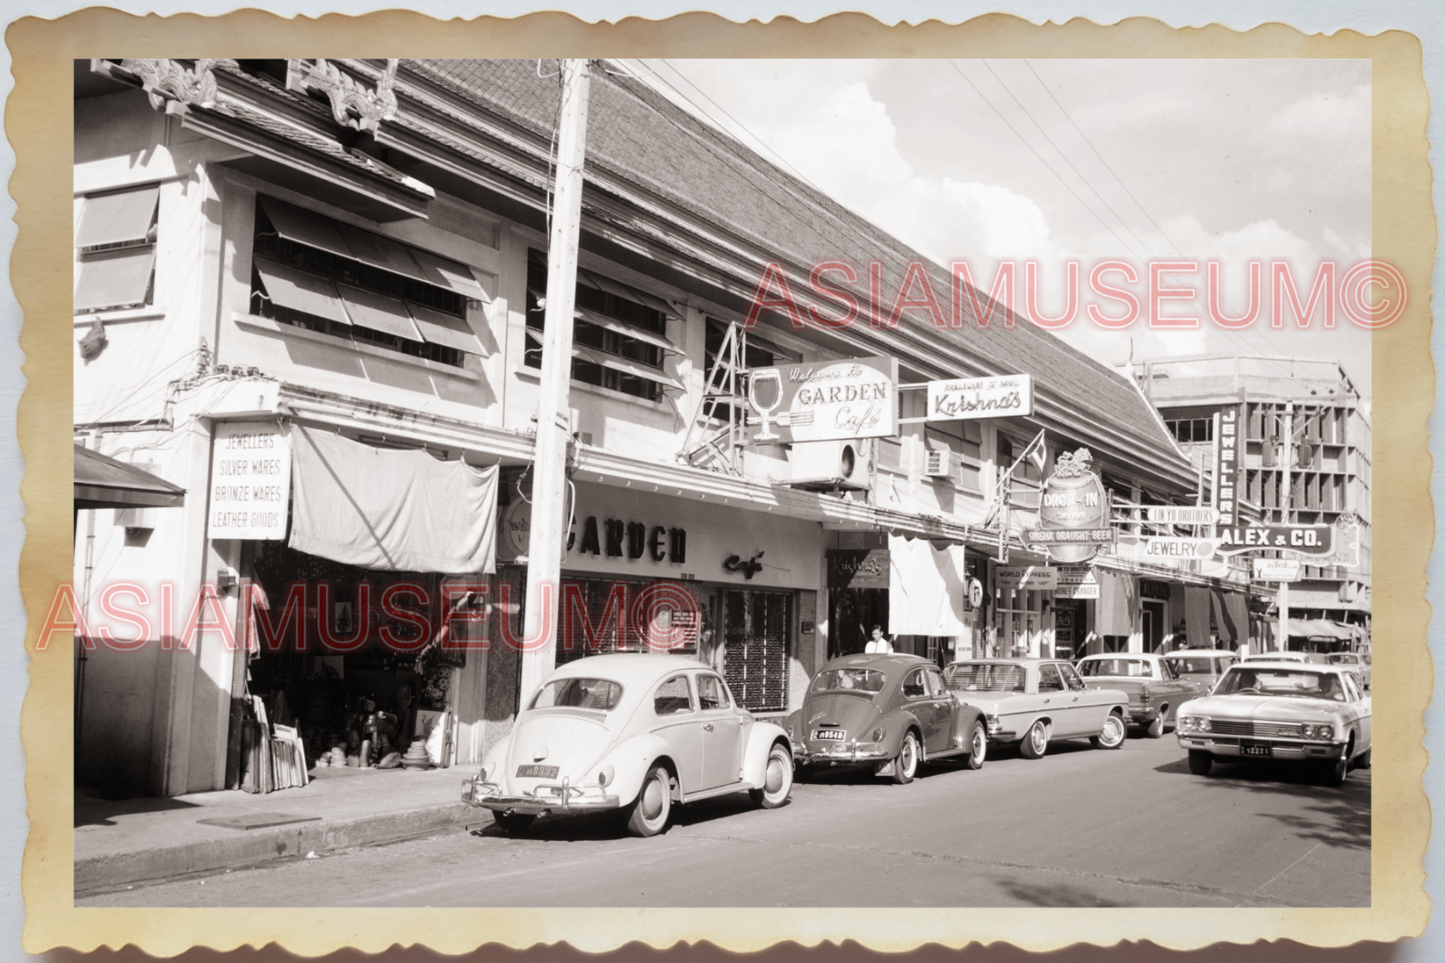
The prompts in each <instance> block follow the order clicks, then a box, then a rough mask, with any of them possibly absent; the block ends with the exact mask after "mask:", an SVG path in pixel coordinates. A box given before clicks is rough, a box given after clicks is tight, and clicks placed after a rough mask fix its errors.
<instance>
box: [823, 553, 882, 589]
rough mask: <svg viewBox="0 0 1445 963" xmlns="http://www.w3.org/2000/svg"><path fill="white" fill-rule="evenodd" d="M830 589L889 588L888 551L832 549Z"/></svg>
mask: <svg viewBox="0 0 1445 963" xmlns="http://www.w3.org/2000/svg"><path fill="white" fill-rule="evenodd" d="M825 556H826V558H827V560H828V588H854V589H861V588H881V589H886V588H888V561H889V559H888V549H886V548H859V549H852V548H830V549H828V550H827V551H826V553H825Z"/></svg>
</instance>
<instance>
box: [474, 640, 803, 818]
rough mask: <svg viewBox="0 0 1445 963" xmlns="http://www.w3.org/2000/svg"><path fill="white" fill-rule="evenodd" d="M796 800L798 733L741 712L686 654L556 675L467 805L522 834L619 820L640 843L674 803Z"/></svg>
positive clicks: (619, 660) (583, 663) (602, 660)
mask: <svg viewBox="0 0 1445 963" xmlns="http://www.w3.org/2000/svg"><path fill="white" fill-rule="evenodd" d="M792 789H793V748H792V744H791V742H790V741H789V739H788V734H787V733H786V732H784V731H783V730H782V729H781V728H780V727H778V726H776V725H773V724H772V723H769V722H759V721H757V720H756V719H754V718H753V716H752V714H751V713H749V712H748V711H747V710H746V709H742V708H740V707H738V706H737V705H736V704H735V703H734V702H733V699H732V695H731V693H729V691H728V687H727V684H726V683H724V682H723V679H722V677H721V676H719V675H718V674H717V673H716V672H714V671H713V670H712V669H711V668H710V667H708V666H705V665H703V664H702V663H700V662H695V661H693V660H691V659H686V658H683V657H682V656H676V655H661V654H640V653H639V654H618V655H598V656H592V657H590V658H584V659H578V660H577V661H575V662H571V663H568V664H567V665H564V666H562V667H561V668H559V669H557V670H556V671H555V672H553V673H552V674H551V675H550V676H549V677H548V678H547V681H546V682H544V683H543V684H542V687H541V688H540V689H539V690H538V691H537V693H536V695H535V696H533V697H532V701H531V702H530V703H529V704H528V706H527V708H526V709H525V710H523V711H522V712H521V713H519V714H518V716H517V722H516V725H515V726H513V728H512V732H511V733H510V734H509V735H508V736H507V737H506V738H505V739H503V740H502V741H501V742H499V743H498V744H497V745H496V746H494V747H492V749H491V751H490V752H488V753H487V756H486V759H485V761H484V762H483V763H482V769H481V771H480V772H479V773H477V775H476V776H475V777H473V778H472V779H468V780H467V781H465V782H463V783H462V800H463V801H464V802H467V803H470V804H471V805H473V806H479V807H481V808H484V809H490V810H491V811H492V814H493V817H494V818H495V820H496V822H497V825H498V826H500V827H501V828H502V829H504V830H506V831H507V832H513V833H516V832H521V831H523V830H525V829H526V828H527V827H528V826H530V825H531V824H532V821H533V820H534V819H536V818H537V816H538V815H540V814H542V813H551V814H553V815H566V814H571V813H584V812H598V811H603V810H609V809H611V810H618V811H620V812H621V813H622V814H623V815H624V816H625V818H626V821H627V827H628V829H629V830H630V831H631V832H632V834H633V835H635V836H654V835H656V834H658V833H660V832H662V831H663V830H665V829H666V828H667V820H668V815H669V813H670V811H671V807H672V805H673V804H674V803H688V802H693V801H695V800H698V799H706V798H708V797H710V796H720V795H722V794H724V793H731V792H739V791H742V790H747V791H748V793H749V794H750V795H751V796H752V799H753V802H754V803H756V804H757V805H759V806H762V807H764V808H768V809H772V808H776V807H778V806H782V805H783V804H785V803H786V802H787V801H788V797H789V795H790V794H791V792H792Z"/></svg>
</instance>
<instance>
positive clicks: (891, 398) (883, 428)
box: [748, 357, 898, 443]
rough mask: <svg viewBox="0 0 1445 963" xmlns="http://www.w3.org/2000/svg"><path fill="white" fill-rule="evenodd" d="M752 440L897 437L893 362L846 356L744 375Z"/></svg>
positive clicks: (896, 369) (896, 404) (756, 369)
mask: <svg viewBox="0 0 1445 963" xmlns="http://www.w3.org/2000/svg"><path fill="white" fill-rule="evenodd" d="M748 403H749V404H750V405H751V406H752V409H753V410H752V413H751V414H750V415H749V418H748V421H749V425H750V426H751V425H753V424H756V425H759V429H758V431H757V433H756V434H754V435H753V436H752V439H751V440H752V441H753V442H767V443H779V442H797V441H841V440H846V439H849V438H891V437H892V436H894V435H896V434H898V359H897V358H882V357H879V358H849V359H846V360H843V361H825V362H819V363H817V364H794V365H787V366H786V367H783V366H779V367H774V368H753V369H751V370H750V371H749V372H748Z"/></svg>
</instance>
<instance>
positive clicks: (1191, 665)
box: [1168, 657, 1214, 675]
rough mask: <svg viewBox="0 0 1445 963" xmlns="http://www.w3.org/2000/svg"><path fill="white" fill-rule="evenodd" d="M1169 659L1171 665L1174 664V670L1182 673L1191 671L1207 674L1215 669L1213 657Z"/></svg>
mask: <svg viewBox="0 0 1445 963" xmlns="http://www.w3.org/2000/svg"><path fill="white" fill-rule="evenodd" d="M1168 661H1169V664H1170V665H1172V666H1174V671H1175V672H1178V673H1180V674H1181V675H1182V674H1184V673H1189V672H1193V673H1202V674H1205V675H1207V674H1209V673H1210V672H1212V671H1214V660H1213V659H1187V658H1183V657H1180V658H1177V659H1169V660H1168Z"/></svg>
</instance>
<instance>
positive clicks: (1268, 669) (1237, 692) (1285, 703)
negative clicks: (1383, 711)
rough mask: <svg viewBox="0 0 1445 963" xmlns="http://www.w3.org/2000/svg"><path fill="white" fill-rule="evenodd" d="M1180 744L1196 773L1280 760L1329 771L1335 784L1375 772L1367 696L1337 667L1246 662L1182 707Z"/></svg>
mask: <svg viewBox="0 0 1445 963" xmlns="http://www.w3.org/2000/svg"><path fill="white" fill-rule="evenodd" d="M1179 745H1180V746H1181V747H1183V748H1184V749H1187V750H1188V751H1189V771H1190V772H1192V773H1194V774H1195V775H1199V776H1207V775H1208V774H1209V770H1210V767H1211V766H1212V765H1213V763H1214V761H1215V760H1216V759H1220V758H1229V759H1283V760H1288V761H1292V762H1306V763H1309V762H1313V763H1317V764H1320V765H1325V766H1328V767H1329V781H1330V783H1331V784H1332V785H1336V786H1338V785H1340V784H1341V783H1342V782H1344V781H1345V776H1346V774H1348V772H1349V771H1350V769H1352V768H1361V769H1368V768H1369V767H1370V697H1369V696H1367V695H1365V694H1364V693H1363V692H1362V691H1361V690H1360V687H1359V685H1358V684H1357V683H1356V682H1355V677H1354V675H1353V674H1351V673H1350V672H1348V671H1345V670H1344V669H1343V668H1341V667H1339V666H1332V665H1314V664H1312V663H1307V662H1298V661H1279V662H1267V661H1258V662H1255V661H1248V662H1242V663H1240V664H1239V665H1236V666H1234V667H1233V668H1231V669H1230V670H1229V671H1228V672H1227V673H1225V676H1224V678H1223V679H1221V680H1219V685H1217V686H1215V688H1214V692H1213V693H1212V694H1211V695H1209V696H1207V697H1206V698H1203V699H1198V700H1196V701H1194V702H1191V703H1189V704H1188V705H1186V706H1185V707H1184V711H1183V712H1181V713H1180V715H1179Z"/></svg>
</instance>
